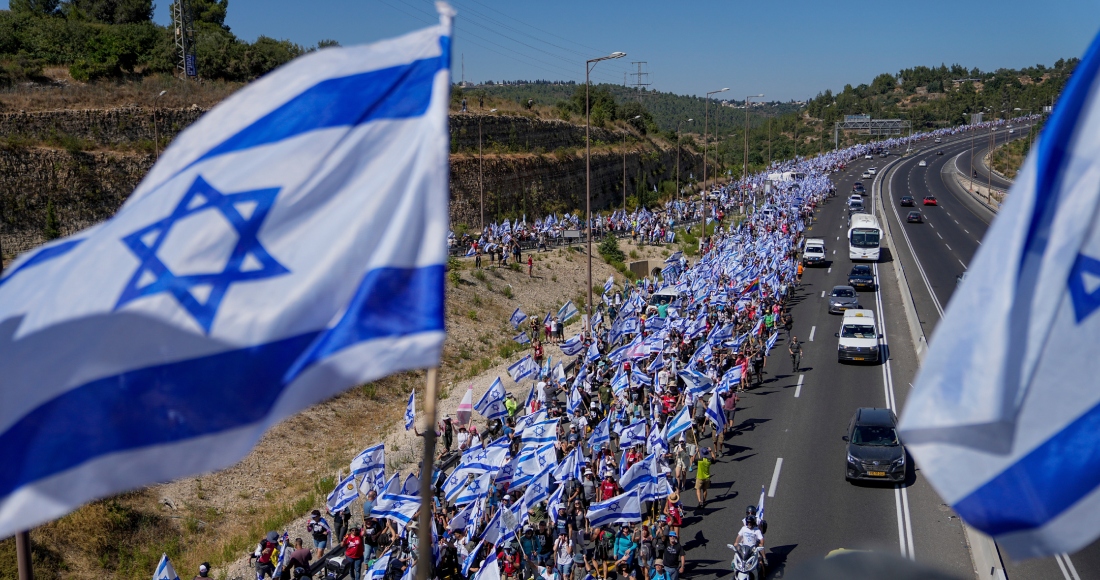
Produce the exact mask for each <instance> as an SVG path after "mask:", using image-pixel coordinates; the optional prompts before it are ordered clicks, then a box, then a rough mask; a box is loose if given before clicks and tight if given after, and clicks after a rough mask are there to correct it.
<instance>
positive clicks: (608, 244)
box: [599, 234, 626, 264]
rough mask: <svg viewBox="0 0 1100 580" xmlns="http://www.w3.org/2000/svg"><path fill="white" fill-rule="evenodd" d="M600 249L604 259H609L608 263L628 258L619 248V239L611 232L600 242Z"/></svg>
mask: <svg viewBox="0 0 1100 580" xmlns="http://www.w3.org/2000/svg"><path fill="white" fill-rule="evenodd" d="M599 251H600V255H601V256H603V259H604V260H605V261H607V263H608V264H612V263H614V262H622V261H624V260H625V259H626V255H625V254H623V251H622V250H620V249H619V240H618V239H617V238H616V237H615V236H613V235H611V234H608V235H607V237H605V238H604V239H603V241H602V242H600V246H599Z"/></svg>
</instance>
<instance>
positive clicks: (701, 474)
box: [695, 447, 714, 508]
mask: <svg viewBox="0 0 1100 580" xmlns="http://www.w3.org/2000/svg"><path fill="white" fill-rule="evenodd" d="M713 463H714V462H713V461H711V459H710V449H709V448H707V447H702V448H700V449H699V455H698V456H697V457H696V461H695V499H697V500H698V501H699V506H698V507H699V508H705V507H707V491H708V490H709V489H710V466H711V465H713Z"/></svg>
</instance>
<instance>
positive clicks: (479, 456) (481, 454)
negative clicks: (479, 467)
mask: <svg viewBox="0 0 1100 580" xmlns="http://www.w3.org/2000/svg"><path fill="white" fill-rule="evenodd" d="M488 456H489V454H488V453H486V452H484V451H480V452H478V454H477V455H475V456H474V461H477V462H478V463H480V462H482V461H485V458H486V457H488Z"/></svg>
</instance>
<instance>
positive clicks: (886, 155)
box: [882, 151, 890, 157]
mask: <svg viewBox="0 0 1100 580" xmlns="http://www.w3.org/2000/svg"><path fill="white" fill-rule="evenodd" d="M882 156H883V157H889V156H890V152H889V151H883V152H882Z"/></svg>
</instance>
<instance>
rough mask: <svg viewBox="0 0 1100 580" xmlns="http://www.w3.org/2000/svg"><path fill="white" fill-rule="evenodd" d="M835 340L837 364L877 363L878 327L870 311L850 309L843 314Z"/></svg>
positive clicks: (873, 314)
mask: <svg viewBox="0 0 1100 580" xmlns="http://www.w3.org/2000/svg"><path fill="white" fill-rule="evenodd" d="M836 336H837V338H839V339H840V340H839V341H837V355H836V357H837V362H844V361H856V362H863V361H871V362H878V360H879V346H878V339H879V338H881V337H880V336H879V334H878V327H876V326H875V313H874V312H872V311H870V310H862V309H858V310H857V309H852V310H848V311H846V312H845V313H844V320H843V321H841V323H840V332H838V333H836Z"/></svg>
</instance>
